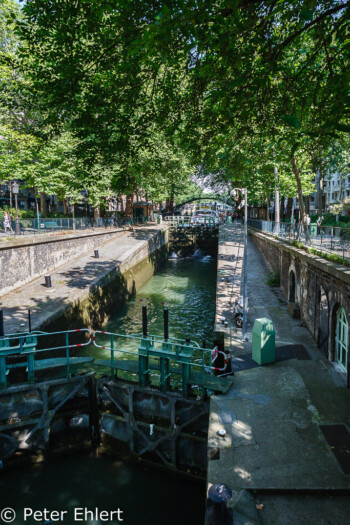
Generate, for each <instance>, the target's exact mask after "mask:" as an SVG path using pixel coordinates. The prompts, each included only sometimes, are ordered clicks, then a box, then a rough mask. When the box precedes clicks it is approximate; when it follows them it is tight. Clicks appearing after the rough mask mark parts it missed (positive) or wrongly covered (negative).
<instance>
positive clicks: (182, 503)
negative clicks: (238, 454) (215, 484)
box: [0, 454, 205, 525]
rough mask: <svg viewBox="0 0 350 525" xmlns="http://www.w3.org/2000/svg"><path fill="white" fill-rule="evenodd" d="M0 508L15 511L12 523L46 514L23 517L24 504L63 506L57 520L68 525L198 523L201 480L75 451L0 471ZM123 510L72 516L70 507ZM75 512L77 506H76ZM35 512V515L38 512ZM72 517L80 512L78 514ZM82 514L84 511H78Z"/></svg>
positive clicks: (16, 524)
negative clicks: (109, 514) (98, 517)
mask: <svg viewBox="0 0 350 525" xmlns="http://www.w3.org/2000/svg"><path fill="white" fill-rule="evenodd" d="M0 494H1V498H0V511H1V509H3V508H5V507H10V508H12V509H14V510H15V511H16V514H17V517H16V519H15V521H13V522H12V523H13V524H14V525H23V523H28V524H30V525H34V524H35V523H39V524H42V525H43V524H45V523H47V524H48V523H49V522H50V519H47V518H46V519H45V516H44V515H42V519H39V520H38V521H34V519H33V517H32V516H30V517H28V519H27V520H26V521H24V519H23V518H24V508H31V509H33V510H43V509H45V508H46V509H48V510H50V511H52V510H57V511H62V510H64V511H67V513H66V514H65V515H64V516H63V518H64V519H62V520H60V521H57V522H55V521H52V523H58V524H64V525H73V524H76V523H87V524H94V525H97V524H99V525H101V524H102V523H109V524H111V523H113V524H116V523H121V524H125V525H163V524H164V525H165V524H167V525H177V524H180V523H181V524H183V525H187V524H188V525H197V524H198V525H203V522H204V506H205V487H204V483H197V482H194V481H191V480H188V479H183V478H181V479H180V478H176V477H174V475H169V474H167V473H165V472H163V471H158V470H154V469H145V468H143V467H141V466H139V465H135V464H130V463H125V462H123V461H120V460H117V459H116V458H113V457H109V456H101V457H99V458H93V457H89V456H88V455H87V454H84V455H83V454H79V455H74V456H68V457H64V458H61V459H57V460H56V461H53V462H51V463H45V464H40V465H38V466H37V467H33V468H31V469H26V470H24V469H23V470H16V471H12V472H7V473H6V474H5V475H3V476H2V477H1V476H0ZM84 507H86V508H87V509H88V510H93V511H94V510H95V508H96V507H97V508H98V509H99V510H100V511H101V510H105V511H111V510H117V509H118V508H119V509H121V510H122V511H123V514H121V515H120V516H121V517H122V518H123V521H118V519H117V517H118V515H117V514H115V515H114V516H113V518H112V520H110V519H108V521H102V520H97V521H96V520H91V519H90V515H89V514H87V517H88V519H87V520H83V521H75V520H74V512H75V510H74V509H77V508H84ZM77 512H78V513H79V512H80V511H77ZM39 517H40V516H39ZM77 517H80V515H79V514H78V516H77ZM83 517H84V516H83Z"/></svg>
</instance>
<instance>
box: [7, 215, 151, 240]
mask: <svg viewBox="0 0 350 525" xmlns="http://www.w3.org/2000/svg"><path fill="white" fill-rule="evenodd" d="M149 221H150V218H149V217H132V218H126V217H125V218H124V217H123V218H118V219H114V218H112V217H107V218H98V219H90V218H89V217H84V218H79V219H68V218H62V219H40V221H38V220H37V219H19V227H20V234H21V235H27V234H32V235H38V234H42V233H52V232H60V231H76V230H88V229H95V228H118V227H120V228H122V227H125V226H132V225H138V224H143V223H145V222H149ZM1 227H2V235H4V234H6V235H11V236H12V235H15V231H16V221H15V220H12V221H11V229H7V231H5V230H4V227H3V223H1Z"/></svg>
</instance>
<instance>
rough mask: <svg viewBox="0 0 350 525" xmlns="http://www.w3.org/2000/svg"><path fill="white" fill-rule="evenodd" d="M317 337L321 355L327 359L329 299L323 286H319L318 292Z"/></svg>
mask: <svg viewBox="0 0 350 525" xmlns="http://www.w3.org/2000/svg"><path fill="white" fill-rule="evenodd" d="M318 305H319V310H318V337H317V344H318V347H319V348H320V350H321V351H322V353H323V354H325V355H326V356H327V357H328V340H329V299H328V292H327V290H326V289H325V288H324V286H323V284H320V287H319V291H318Z"/></svg>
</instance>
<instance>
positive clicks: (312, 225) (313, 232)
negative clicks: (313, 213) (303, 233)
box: [310, 222, 317, 236]
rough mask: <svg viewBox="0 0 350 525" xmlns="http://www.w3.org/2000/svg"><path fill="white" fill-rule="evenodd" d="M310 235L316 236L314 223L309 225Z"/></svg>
mask: <svg viewBox="0 0 350 525" xmlns="http://www.w3.org/2000/svg"><path fill="white" fill-rule="evenodd" d="M310 235H314V236H315V235H317V224H316V223H315V222H312V223H311V224H310Z"/></svg>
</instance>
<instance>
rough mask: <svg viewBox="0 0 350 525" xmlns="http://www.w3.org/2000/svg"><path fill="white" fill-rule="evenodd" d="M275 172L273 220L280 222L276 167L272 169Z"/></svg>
mask: <svg viewBox="0 0 350 525" xmlns="http://www.w3.org/2000/svg"><path fill="white" fill-rule="evenodd" d="M274 172H275V222H280V219H281V217H280V192H279V188H278V171H277V168H275V169H274Z"/></svg>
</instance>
